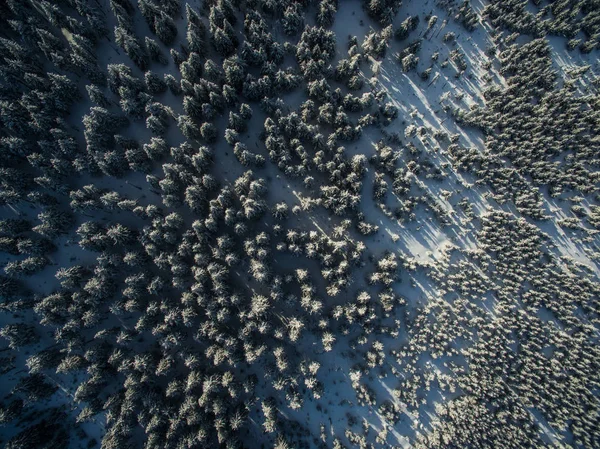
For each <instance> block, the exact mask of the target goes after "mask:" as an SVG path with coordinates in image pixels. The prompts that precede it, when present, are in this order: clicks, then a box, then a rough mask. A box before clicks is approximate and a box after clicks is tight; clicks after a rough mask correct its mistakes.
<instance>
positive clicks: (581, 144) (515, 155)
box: [449, 39, 600, 218]
mask: <svg viewBox="0 0 600 449" xmlns="http://www.w3.org/2000/svg"><path fill="white" fill-rule="evenodd" d="M500 58H501V62H502V73H503V74H504V75H505V76H506V77H507V80H508V83H509V86H510V87H508V88H501V87H491V88H489V89H488V90H487V91H486V92H485V97H486V99H487V101H486V107H476V108H474V109H473V110H471V111H469V112H467V113H464V112H462V111H459V112H458V113H457V114H456V116H457V118H458V120H459V121H461V122H463V123H466V124H469V125H473V126H477V127H478V128H481V129H482V130H483V131H484V132H485V133H486V135H487V141H486V147H487V149H488V151H487V152H486V153H485V154H483V155H482V156H477V155H475V154H474V153H473V152H472V151H468V152H467V153H469V154H470V156H467V153H465V152H464V151H463V150H459V149H458V148H456V147H453V148H452V149H449V150H450V152H452V153H455V154H456V156H457V157H458V159H461V160H463V161H466V160H467V159H469V160H470V162H469V164H471V163H472V162H475V163H476V165H479V166H480V167H481V170H483V171H484V172H487V173H481V175H482V177H483V179H485V180H486V181H487V182H490V183H491V184H492V185H494V186H497V187H495V190H496V191H498V189H499V188H501V189H502V190H505V191H506V190H509V191H512V192H513V193H512V195H513V198H512V199H513V200H514V201H515V204H520V208H521V209H525V210H527V209H530V205H532V206H533V205H534V203H536V202H538V201H537V200H536V196H538V195H536V194H535V192H531V190H532V189H531V188H529V189H528V188H527V187H526V184H527V181H525V180H523V181H519V182H518V183H513V182H512V181H511V182H509V180H508V178H509V177H510V178H513V179H514V178H517V177H523V178H530V179H531V180H532V181H533V184H534V185H535V186H538V187H547V188H548V192H549V194H550V195H551V196H555V197H558V196H560V195H561V194H562V193H563V192H569V191H575V192H577V193H579V194H582V195H592V194H595V193H596V192H597V188H598V187H597V183H598V179H599V178H598V176H600V175H599V173H598V172H597V171H596V170H595V169H594V166H595V161H596V156H595V154H596V153H595V150H594V149H595V148H596V147H597V143H596V139H595V137H594V135H595V130H594V126H595V125H594V122H595V114H594V113H590V110H589V109H588V108H589V100H590V98H586V97H581V96H579V95H577V94H576V93H575V92H573V90H572V89H570V88H569V87H568V85H565V86H563V87H561V88H557V86H556V75H555V73H554V71H553V70H552V69H551V65H552V60H551V56H550V49H549V46H548V43H547V42H546V41H545V40H543V39H536V40H534V41H532V42H530V43H528V44H525V45H523V46H517V45H512V46H510V47H508V48H507V49H506V50H505V51H504V52H502V53H501V55H500ZM567 153H568V154H567ZM459 154H461V155H459ZM465 157H466V158H467V159H464V158H465ZM473 157H474V158H475V159H479V160H477V161H475V160H474V159H473ZM481 158H483V159H481ZM497 158H503V159H506V160H509V161H510V162H511V163H512V167H511V168H508V167H505V168H501V165H503V163H502V161H501V160H498V159H497ZM461 164H464V162H461ZM488 170H491V171H489V172H488ZM492 172H493V174H492ZM509 172H512V173H513V174H510V173H509ZM502 178H507V179H506V182H504V181H503V180H502ZM499 183H502V187H500V186H499V185H498V184H499ZM527 190H529V191H530V192H527ZM528 215H531V214H529V213H528ZM533 216H534V217H537V218H542V215H541V214H539V213H538V214H534V215H533Z"/></svg>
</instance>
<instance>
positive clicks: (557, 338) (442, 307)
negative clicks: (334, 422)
mask: <svg viewBox="0 0 600 449" xmlns="http://www.w3.org/2000/svg"><path fill="white" fill-rule="evenodd" d="M482 225H483V226H482V229H481V231H480V232H479V234H478V236H477V238H478V240H479V242H480V243H481V250H480V251H478V252H474V253H473V252H469V251H464V250H457V249H449V251H447V252H446V254H445V255H444V256H443V257H442V258H441V259H440V261H439V262H437V263H436V264H434V265H433V266H429V267H427V270H431V271H430V275H431V277H432V279H435V281H436V283H437V285H438V286H439V288H440V290H439V291H440V294H441V295H442V296H441V297H440V298H439V299H436V300H432V301H429V302H428V303H427V305H426V306H425V307H424V308H423V309H422V310H420V311H419V312H418V314H417V316H416V317H415V318H414V319H412V320H410V322H409V323H410V325H409V334H410V337H409V343H407V344H406V345H404V346H403V347H402V349H401V350H399V351H396V352H395V353H394V355H395V357H396V358H397V360H398V362H399V363H400V362H401V363H402V364H403V366H406V365H407V364H408V365H409V367H411V368H410V369H409V371H411V370H412V371H413V372H414V376H412V378H409V379H406V380H404V381H402V382H401V383H400V385H399V387H398V388H397V389H396V390H395V392H396V394H397V396H398V398H399V399H400V400H402V401H403V402H404V403H406V404H410V405H409V407H413V408H417V407H419V404H420V403H421V401H422V400H425V397H424V396H422V395H423V394H426V392H427V391H429V390H430V389H439V390H440V391H444V392H445V394H448V395H449V396H450V397H451V398H452V399H451V400H449V401H447V402H446V403H445V404H444V406H443V407H441V408H440V409H439V410H438V413H439V417H440V422H439V424H437V425H436V426H434V429H433V431H432V432H431V433H429V434H428V435H426V436H423V437H420V438H419V440H418V443H417V445H418V446H419V447H445V444H444V442H443V438H444V437H443V436H444V435H454V438H457V439H459V440H460V441H463V443H462V444H469V445H477V444H479V445H482V446H486V445H487V444H489V443H490V442H491V441H494V442H496V441H500V440H499V438H504V437H506V438H510V441H511V443H510V444H511V445H515V446H516V447H532V446H537V445H539V444H541V442H540V440H539V435H538V432H537V429H536V426H537V424H536V423H535V421H534V420H533V419H532V417H531V415H530V414H529V412H528V410H527V408H526V407H530V406H531V405H532V404H537V405H536V408H537V409H538V410H539V411H540V413H542V414H543V416H544V418H545V419H546V420H547V421H548V423H549V425H550V426H551V428H552V429H555V431H559V432H562V431H564V430H565V429H568V431H570V432H572V435H573V437H574V442H575V444H576V445H577V446H582V447H585V446H587V445H594V444H596V441H597V435H598V433H597V432H598V428H597V424H596V423H595V422H594V420H591V419H590V418H589V417H590V415H589V414H588V412H589V411H590V410H594V412H593V413H596V410H598V407H599V406H600V405H599V404H598V401H597V399H596V398H594V397H593V396H592V395H590V394H588V393H587V392H586V391H585V388H584V389H581V388H579V387H578V385H579V384H580V383H581V384H582V385H589V382H590V378H589V375H590V374H591V372H592V371H591V370H593V368H592V367H593V366H595V364H596V363H597V362H598V360H599V359H598V356H599V355H600V353H599V352H598V350H597V348H595V347H594V348H593V349H592V346H594V345H593V343H592V342H591V341H590V339H589V338H590V337H591V336H592V335H594V333H595V329H596V326H597V323H598V319H597V316H596V312H595V311H594V308H595V307H596V306H597V304H596V302H597V300H596V299H595V295H596V293H595V291H596V290H597V286H596V285H595V284H594V282H593V281H592V280H591V279H590V278H588V277H587V276H585V275H583V271H584V268H583V267H581V266H578V265H577V264H576V263H574V262H573V261H568V260H566V259H563V260H560V259H558V258H557V257H556V256H554V255H552V254H551V253H549V252H548V250H547V249H545V245H544V236H543V235H542V234H541V232H540V231H539V229H538V228H537V227H535V226H534V225H532V224H530V223H528V222H527V221H526V220H524V219H515V218H514V217H513V216H512V215H511V214H508V213H506V212H498V211H490V212H489V213H488V214H486V215H484V216H483V217H482ZM451 260H452V261H451ZM565 262H566V265H564V263H565ZM575 292H578V293H577V294H574V293H575ZM579 294H581V296H579ZM491 304H494V309H493V310H494V312H493V313H491V312H490V309H489V308H488V307H489V306H490V305H491ZM540 310H547V311H549V312H550V313H552V315H553V316H554V317H555V319H556V320H557V321H558V322H560V325H561V329H564V331H562V330H558V328H555V327H553V326H550V327H548V326H547V325H546V323H545V322H544V321H543V320H542V319H541V317H540V314H539V312H540ZM577 310H581V311H585V312H582V314H583V315H580V314H579V312H577ZM425 347H426V348H428V350H429V351H431V352H430V353H431V355H432V357H433V358H434V359H440V358H444V359H445V362H444V363H443V367H442V364H440V365H438V366H440V367H442V371H441V372H439V371H438V370H432V371H425V370H424V369H423V366H422V365H421V364H420V363H419V359H420V357H422V355H421V354H422V353H421V349H420V348H425ZM549 347H551V348H552V351H550V352H545V348H549ZM587 351H589V352H587ZM584 352H587V353H586V354H584ZM463 363H467V364H468V367H469V369H468V370H467V369H465V368H464V366H465V365H463ZM573 364H575V365H576V367H575V365H573ZM490 367H493V371H494V374H493V375H490V374H491V373H490V371H489V369H490ZM566 373H569V374H568V375H566ZM458 392H461V394H460V395H457V393H458ZM550 392H552V393H550ZM562 398H567V400H562ZM471 420H475V421H473V422H477V425H476V427H472V425H469V424H468V423H469V422H470V421H471ZM481 422H489V423H490V424H486V425H485V426H483V427H481V428H480V427H478V425H479V423H481ZM492 422H493V423H494V424H491V423H492ZM490 428H493V429H498V428H504V430H503V435H504V436H503V437H501V436H500V435H495V434H490V431H491V429H490ZM559 429H561V430H559ZM506 444H509V443H508V442H507V443H506Z"/></svg>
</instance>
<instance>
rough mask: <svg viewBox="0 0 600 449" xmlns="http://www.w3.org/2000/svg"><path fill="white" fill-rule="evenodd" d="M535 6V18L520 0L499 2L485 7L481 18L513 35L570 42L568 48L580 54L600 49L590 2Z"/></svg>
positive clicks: (599, 26) (599, 30) (598, 27)
mask: <svg viewBox="0 0 600 449" xmlns="http://www.w3.org/2000/svg"><path fill="white" fill-rule="evenodd" d="M535 3H536V5H538V7H539V12H538V13H537V14H533V13H532V12H530V11H527V9H526V4H525V3H524V2H521V1H520V0H502V1H500V2H495V3H494V4H490V5H486V7H485V8H484V10H483V15H484V17H486V18H487V19H489V20H490V22H491V23H492V24H493V25H494V26H499V27H502V28H506V29H508V30H510V31H513V32H518V33H522V34H530V35H533V36H535V37H542V36H545V35H546V34H554V35H557V36H563V37H566V38H569V41H568V43H567V48H569V49H574V48H576V47H579V50H580V51H581V52H582V53H590V52H591V51H592V50H594V49H598V48H599V47H598V45H599V44H600V41H599V40H598V35H599V33H600V22H599V21H598V11H597V9H596V8H595V5H594V4H593V2H589V1H586V0H578V1H572V2H567V1H562V2H552V3H551V4H549V5H545V6H541V5H540V3H541V2H535ZM540 6H541V7H540ZM581 32H583V34H584V35H585V40H583V41H582V39H579V38H578V37H577V36H578V35H579V34H580V33H581Z"/></svg>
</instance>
